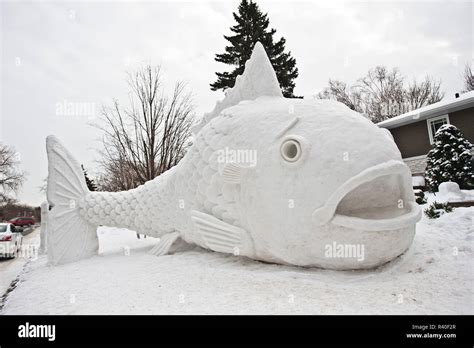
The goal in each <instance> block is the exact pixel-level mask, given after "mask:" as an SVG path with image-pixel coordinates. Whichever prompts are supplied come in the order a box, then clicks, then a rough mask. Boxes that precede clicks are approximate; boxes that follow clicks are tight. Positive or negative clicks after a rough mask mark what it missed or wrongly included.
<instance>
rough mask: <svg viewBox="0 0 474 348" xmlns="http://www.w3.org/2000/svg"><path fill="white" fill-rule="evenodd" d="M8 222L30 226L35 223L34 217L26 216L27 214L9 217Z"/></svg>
mask: <svg viewBox="0 0 474 348" xmlns="http://www.w3.org/2000/svg"><path fill="white" fill-rule="evenodd" d="M8 222H9V223H11V224H13V225H15V226H21V227H23V226H31V225H34V224H35V223H36V221H35V219H34V218H32V217H27V216H22V217H16V218H14V219H11V220H10V221H8Z"/></svg>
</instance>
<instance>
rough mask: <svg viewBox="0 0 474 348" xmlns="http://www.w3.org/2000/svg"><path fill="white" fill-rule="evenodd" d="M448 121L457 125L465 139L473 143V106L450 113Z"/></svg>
mask: <svg viewBox="0 0 474 348" xmlns="http://www.w3.org/2000/svg"><path fill="white" fill-rule="evenodd" d="M449 122H450V123H451V124H453V125H455V126H456V127H458V128H459V129H460V130H461V132H462V133H463V134H464V136H465V137H466V138H467V140H469V141H470V142H471V143H472V144H474V108H470V109H464V110H459V111H455V112H452V113H450V114H449Z"/></svg>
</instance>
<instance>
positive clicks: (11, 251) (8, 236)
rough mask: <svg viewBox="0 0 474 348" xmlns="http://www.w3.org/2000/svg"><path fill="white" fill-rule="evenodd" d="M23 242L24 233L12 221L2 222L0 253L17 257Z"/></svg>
mask: <svg viewBox="0 0 474 348" xmlns="http://www.w3.org/2000/svg"><path fill="white" fill-rule="evenodd" d="M22 243H23V235H22V234H21V233H20V231H19V230H18V227H16V226H15V225H13V224H11V223H8V222H6V223H0V255H2V256H4V257H15V256H16V255H17V254H18V252H19V251H20V248H21V245H22Z"/></svg>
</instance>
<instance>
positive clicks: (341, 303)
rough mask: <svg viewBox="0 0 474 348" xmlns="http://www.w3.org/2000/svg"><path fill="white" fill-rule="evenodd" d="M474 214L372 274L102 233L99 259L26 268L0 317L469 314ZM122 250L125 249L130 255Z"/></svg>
mask: <svg viewBox="0 0 474 348" xmlns="http://www.w3.org/2000/svg"><path fill="white" fill-rule="evenodd" d="M473 213H474V208H472V207H471V208H456V209H455V210H454V212H452V213H449V214H444V215H443V216H441V217H440V218H439V219H435V220H429V219H427V218H426V217H425V216H423V219H422V221H421V222H420V223H419V224H418V227H417V234H416V236H415V240H414V243H413V245H412V246H411V248H410V249H409V250H408V251H407V252H406V253H405V254H403V255H402V256H401V257H398V258H397V259H395V260H394V261H392V262H390V263H388V264H386V265H384V266H382V267H380V268H378V269H375V270H371V271H344V272H342V271H330V270H322V269H315V268H312V269H305V268H299V267H290V266H281V265H272V264H264V263H261V262H256V261H252V260H250V259H245V258H241V257H234V256H232V255H225V254H220V253H214V252H210V251H206V250H204V249H200V248H197V247H196V248H194V249H192V250H188V251H183V252H177V253H176V254H174V255H167V256H162V257H156V256H153V255H150V254H148V253H147V251H148V250H149V249H150V248H151V246H152V245H153V244H154V243H156V239H153V238H146V239H140V240H139V239H137V238H136V234H135V233H134V232H131V231H127V230H123V229H112V228H100V229H99V232H98V234H99V240H100V243H101V255H100V256H96V257H93V258H91V259H86V260H82V261H80V262H76V263H72V264H67V265H62V266H57V267H50V266H47V265H46V259H45V257H44V256H42V257H41V258H40V259H38V260H37V261H34V262H30V263H29V265H30V266H29V267H28V269H27V271H26V273H24V274H23V275H22V276H21V282H20V283H19V286H18V287H17V288H16V289H15V290H14V291H13V292H12V293H10V295H9V296H8V298H7V300H6V305H5V307H4V309H3V311H2V314H473V308H474V303H473V289H474V275H473V272H472V269H473V250H472V245H473V244H472V242H473V240H474V231H473V229H472V217H473ZM127 250H128V251H127Z"/></svg>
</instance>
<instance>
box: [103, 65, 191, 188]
mask: <svg viewBox="0 0 474 348" xmlns="http://www.w3.org/2000/svg"><path fill="white" fill-rule="evenodd" d="M128 84H129V86H130V88H131V97H130V108H128V109H124V108H122V107H121V106H120V105H119V102H118V101H117V100H115V101H114V104H113V106H112V107H104V108H103V110H102V121H103V122H101V123H100V124H99V125H98V127H99V128H100V129H102V130H103V132H104V137H103V143H104V151H103V152H102V160H101V166H102V168H103V170H104V172H103V174H102V175H101V176H100V177H99V178H98V184H99V188H100V189H102V190H108V191H120V190H128V189H131V188H134V187H137V186H138V185H141V184H144V183H145V182H146V181H148V180H152V179H153V178H155V177H157V176H158V175H160V174H161V173H163V172H165V171H166V170H168V169H170V168H171V167H173V166H174V165H176V164H177V163H178V162H179V161H180V160H181V158H182V157H183V156H184V154H185V152H186V147H187V141H188V138H189V137H190V134H191V133H190V127H191V125H192V120H193V105H192V102H191V95H190V94H189V93H187V92H186V91H185V85H184V84H183V83H181V82H178V83H176V84H175V86H174V89H173V92H172V94H171V96H170V97H167V96H165V94H164V89H163V87H162V84H161V78H160V67H159V66H158V67H152V66H146V67H143V68H141V69H139V70H138V71H136V72H135V73H130V74H129V75H128Z"/></svg>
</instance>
